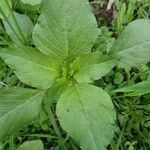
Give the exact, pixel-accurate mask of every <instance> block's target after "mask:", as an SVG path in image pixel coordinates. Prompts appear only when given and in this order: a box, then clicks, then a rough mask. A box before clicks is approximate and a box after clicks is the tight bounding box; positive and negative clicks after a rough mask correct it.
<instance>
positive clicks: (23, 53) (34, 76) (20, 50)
mask: <svg viewBox="0 0 150 150" xmlns="http://www.w3.org/2000/svg"><path fill="white" fill-rule="evenodd" d="M0 57H2V59H3V60H4V61H5V62H6V64H8V65H9V66H10V67H12V69H14V71H15V73H16V75H17V76H18V78H19V79H20V80H21V81H22V82H24V83H26V84H28V85H30V86H32V87H37V88H42V89H47V88H49V87H50V86H51V85H52V84H53V83H55V81H56V79H57V78H59V76H60V64H61V61H60V60H57V59H53V58H50V57H48V56H46V55H44V54H42V53H41V52H39V51H38V50H37V49H35V48H31V47H27V46H18V45H12V46H10V47H9V48H4V49H0Z"/></svg>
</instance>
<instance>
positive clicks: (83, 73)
mask: <svg viewBox="0 0 150 150" xmlns="http://www.w3.org/2000/svg"><path fill="white" fill-rule="evenodd" d="M114 66H115V61H114V59H112V58H111V57H109V56H107V55H102V54H101V53H99V52H94V53H90V54H87V55H85V56H81V57H78V58H77V59H76V60H75V61H74V62H73V69H74V78H75V79H76V80H77V82H79V83H92V82H93V81H94V80H98V79H100V78H101V77H103V76H105V75H106V74H107V73H109V72H110V71H111V69H112V68H113V67H114Z"/></svg>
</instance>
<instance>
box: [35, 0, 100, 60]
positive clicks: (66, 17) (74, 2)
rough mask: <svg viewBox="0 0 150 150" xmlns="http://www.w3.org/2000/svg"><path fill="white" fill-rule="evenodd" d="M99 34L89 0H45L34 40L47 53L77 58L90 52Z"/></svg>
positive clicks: (60, 56)
mask: <svg viewBox="0 0 150 150" xmlns="http://www.w3.org/2000/svg"><path fill="white" fill-rule="evenodd" d="M97 35H98V28H97V22H96V19H95V17H94V15H93V14H92V12H91V8H90V5H89V3H88V1H87V0H69V2H68V0H61V1H60V0H43V13H42V15H41V16H40V18H39V21H38V23H37V24H36V26H35V28H34V32H33V40H34V43H35V45H36V46H37V48H38V49H39V50H40V51H41V52H43V53H44V54H47V55H51V56H54V57H57V58H62V59H64V58H67V57H68V58H69V59H74V58H76V57H77V56H80V55H82V54H85V53H88V52H90V51H91V48H92V46H93V42H95V40H96V38H97Z"/></svg>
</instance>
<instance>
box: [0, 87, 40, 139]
mask: <svg viewBox="0 0 150 150" xmlns="http://www.w3.org/2000/svg"><path fill="white" fill-rule="evenodd" d="M42 99H43V92H39V91H36V90H31V89H24V88H0V141H1V140H3V139H5V138H6V137H7V136H9V135H10V134H12V133H13V132H14V131H16V130H19V129H20V128H21V127H23V126H24V125H27V124H28V123H31V122H32V121H33V120H34V119H36V118H37V117H38V115H39V111H40V108H41V101H42Z"/></svg>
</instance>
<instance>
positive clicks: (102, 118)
mask: <svg viewBox="0 0 150 150" xmlns="http://www.w3.org/2000/svg"><path fill="white" fill-rule="evenodd" d="M56 112H57V116H58V119H59V121H60V124H61V126H62V128H63V129H64V130H65V131H66V132H67V133H68V134H69V135H70V136H71V137H72V138H73V139H75V140H76V141H77V142H78V143H79V144H80V147H81V148H82V149H85V150H100V149H102V150H105V149H106V146H107V145H108V144H109V143H110V141H111V139H112V137H113V134H114V127H113V124H114V122H115V119H116V115H115V110H114V106H113V104H112V101H111V98H110V97H109V95H108V94H107V92H106V91H104V90H102V89H101V88H98V87H95V86H93V85H89V84H79V85H75V86H73V87H72V88H69V89H68V90H66V91H65V92H64V93H63V94H62V96H61V97H60V99H59V101H58V103H57V109H56Z"/></svg>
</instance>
